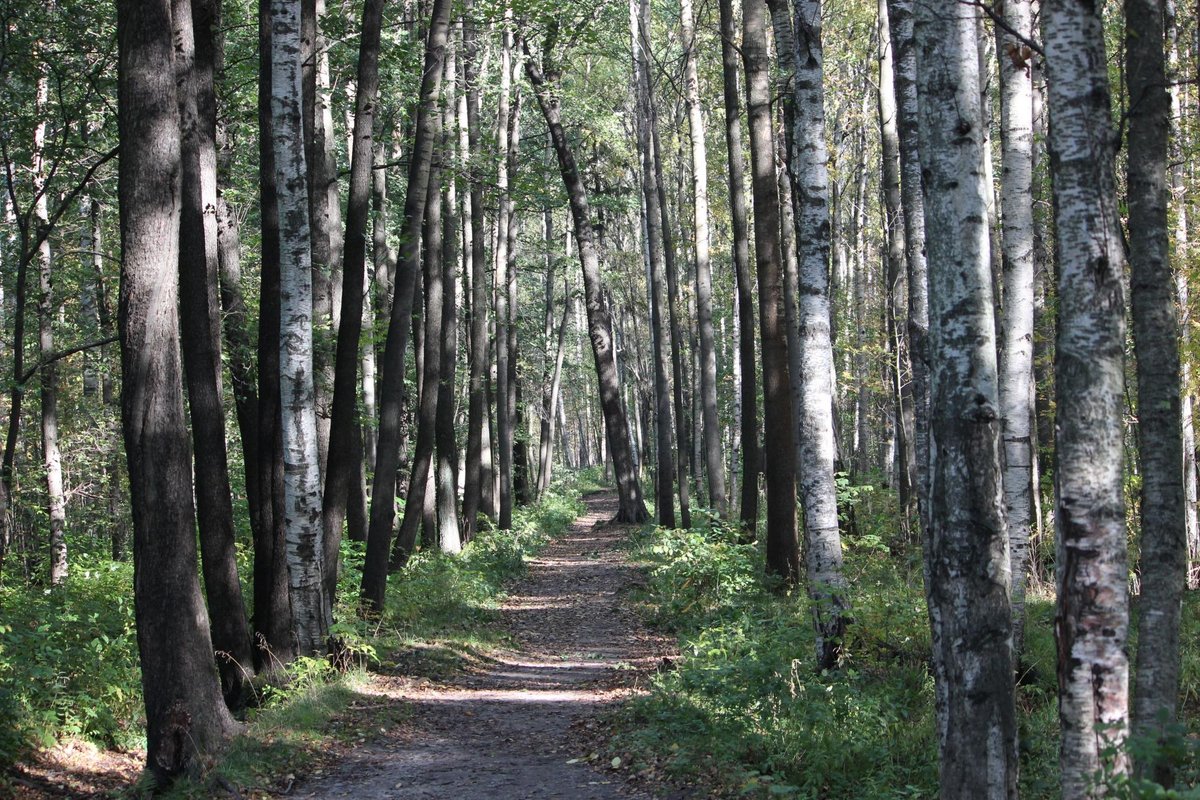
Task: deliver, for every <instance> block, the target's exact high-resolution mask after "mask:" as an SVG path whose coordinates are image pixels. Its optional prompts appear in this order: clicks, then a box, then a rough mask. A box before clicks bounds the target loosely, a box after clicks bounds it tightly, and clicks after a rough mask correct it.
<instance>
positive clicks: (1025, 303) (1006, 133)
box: [988, 0, 1034, 654]
mask: <svg viewBox="0 0 1200 800" xmlns="http://www.w3.org/2000/svg"><path fill="white" fill-rule="evenodd" d="M1003 8H1004V19H1005V22H1006V24H1007V25H1008V26H1009V27H1010V28H1012V30H1013V31H1014V32H1015V34H1016V35H1013V34H1012V33H1008V32H1006V31H1002V32H1001V34H1000V40H1001V48H1002V49H1003V51H1004V54H1005V56H1006V57H1002V58H1001V59H1000V92H1001V96H1000V146H1001V151H1002V154H1003V163H1004V173H1003V180H1002V182H1001V197H1000V203H1001V210H1002V211H1003V224H1004V227H1003V231H1002V236H1001V247H1002V255H1003V265H1004V323H1003V324H1004V328H1003V345H1002V347H1001V358H1000V367H1001V373H1000V414H1001V417H1002V421H1003V427H1004V509H1005V513H1006V514H1007V515H1008V541H1009V545H1008V551H1009V560H1010V562H1011V564H1012V605H1013V647H1014V650H1015V652H1016V653H1018V654H1019V653H1020V652H1021V645H1022V642H1023V640H1024V630H1025V624H1024V622H1025V574H1026V572H1027V571H1028V569H1029V530H1030V527H1031V526H1032V525H1033V492H1034V485H1033V459H1034V448H1033V389H1034V387H1033V275H1034V252H1033V79H1032V76H1031V72H1032V69H1031V67H1030V66H1029V64H1028V63H1027V62H1028V61H1029V60H1032V58H1033V53H1032V51H1031V50H1030V48H1029V46H1028V45H1027V44H1026V42H1025V41H1024V40H1029V39H1032V36H1033V15H1032V12H1031V9H1030V0H1005V2H1004V6H1003ZM1018 37H1020V38H1018ZM988 157H989V158H990V154H989V156H988Z"/></svg>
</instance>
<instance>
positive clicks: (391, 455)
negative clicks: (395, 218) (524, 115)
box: [362, 0, 451, 612]
mask: <svg viewBox="0 0 1200 800" xmlns="http://www.w3.org/2000/svg"><path fill="white" fill-rule="evenodd" d="M450 5H451V3H450V0H433V5H432V7H431V8H430V17H429V33H428V34H427V37H426V39H425V62H424V63H425V66H424V70H423V71H422V73H421V89H420V96H419V100H418V106H417V121H416V126H415V130H414V136H413V146H412V148H411V149H410V151H409V159H408V189H407V194H406V195H405V199H404V225H403V229H402V231H401V239H400V242H401V251H400V263H399V264H398V265H397V268H396V286H395V296H394V299H393V301H392V309H391V317H390V320H389V322H388V332H387V340H386V342H385V343H384V352H383V375H382V376H381V378H382V379H381V381H380V404H379V444H378V448H379V450H378V453H377V454H376V456H375V474H374V478H373V482H372V485H371V518H370V525H369V528H368V531H367V554H366V560H365V562H364V564H363V578H362V595H363V599H364V600H365V601H366V602H367V604H368V606H369V607H370V609H371V610H373V611H375V612H379V611H382V610H383V600H384V594H385V592H386V590H387V566H388V553H389V551H390V550H391V539H392V525H393V523H394V521H395V518H396V468H397V467H398V466H399V461H400V447H399V445H400V417H401V413H400V412H401V394H402V392H401V390H402V389H403V386H404V353H405V350H406V349H407V347H408V336H409V329H410V328H411V326H412V309H413V295H414V294H415V292H416V277H417V270H418V269H419V268H420V263H421V262H420V232H421V225H422V223H423V222H424V219H425V207H426V194H427V191H428V187H429V168H430V162H431V158H432V155H433V143H434V139H435V138H436V121H437V120H436V116H437V114H438V106H437V97H438V92H439V90H440V88H441V83H442V65H443V59H444V58H445V54H446V42H447V39H448V37H449V32H450Z"/></svg>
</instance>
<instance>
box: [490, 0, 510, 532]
mask: <svg viewBox="0 0 1200 800" xmlns="http://www.w3.org/2000/svg"><path fill="white" fill-rule="evenodd" d="M501 24H502V27H503V33H502V38H503V45H502V47H501V50H500V95H499V98H498V101H497V102H498V103H499V107H498V110H497V112H496V153H497V162H496V193H497V200H498V202H499V209H498V211H497V214H496V246H495V247H494V248H493V249H492V255H493V257H494V269H495V283H494V291H495V303H496V316H495V330H496V443H497V445H498V446H499V448H500V458H499V461H500V465H499V466H500V475H499V477H500V492H499V499H500V518H499V520H498V526H499V528H500V529H501V530H508V529H509V528H511V527H512V457H513V427H512V420H513V409H512V408H511V407H510V405H509V399H510V395H509V391H508V382H509V375H508V359H509V352H508V240H509V237H508V226H509V225H511V224H512V219H511V215H510V213H509V203H510V198H509V189H508V179H509V176H508V167H509V161H508V151H509V136H510V134H511V130H510V124H509V123H510V120H509V116H510V113H509V112H510V102H511V98H512V50H513V16H512V6H511V4H509V3H508V2H505V4H504V20H503V22H502V23H501Z"/></svg>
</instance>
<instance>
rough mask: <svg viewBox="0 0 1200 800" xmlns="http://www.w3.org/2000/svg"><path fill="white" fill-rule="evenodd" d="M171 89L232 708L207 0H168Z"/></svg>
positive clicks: (198, 405)
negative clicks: (173, 87) (176, 115)
mask: <svg viewBox="0 0 1200 800" xmlns="http://www.w3.org/2000/svg"><path fill="white" fill-rule="evenodd" d="M172 14H173V23H174V28H175V30H174V41H175V71H176V87H177V89H176V90H177V93H178V101H179V121H180V130H181V153H182V158H181V161H182V167H183V172H182V179H181V180H182V185H181V193H182V200H183V208H182V212H181V219H180V231H179V256H180V258H179V286H180V292H181V295H180V314H181V322H182V326H183V330H182V334H183V336H182V341H183V365H184V371H185V374H186V378H187V393H188V409H189V411H190V414H191V423H192V442H193V446H194V448H195V449H194V453H193V455H194V460H195V466H196V477H195V494H196V512H197V517H198V521H199V523H200V560H201V566H202V568H203V575H204V586H205V589H206V592H205V595H206V597H207V599H208V610H209V616H210V618H211V619H212V640H213V647H215V648H216V651H217V668H218V670H219V672H220V675H221V690H222V693H223V694H224V695H225V699H226V701H227V702H229V703H230V704H231V706H232V707H236V706H238V705H240V704H241V703H242V700H243V698H242V696H241V695H242V691H243V689H244V687H245V683H246V677H247V676H248V675H249V674H250V672H249V670H250V669H251V668H252V666H253V665H252V661H253V651H252V649H251V640H250V628H249V625H248V624H247V620H246V606H245V603H244V602H243V600H242V585H241V582H240V581H239V580H238V569H237V543H236V536H237V531H236V528H235V527H234V522H233V501H232V490H231V489H230V484H229V461H228V454H227V451H226V449H225V410H224V407H223V405H222V398H223V393H222V391H221V322H220V309H219V306H218V299H217V294H218V282H219V281H218V277H217V273H218V261H219V255H218V248H219V242H218V232H217V202H218V201H217V153H216V122H217V103H216V91H215V88H214V86H213V67H214V63H213V54H214V47H213V35H214V28H215V27H216V26H217V24H218V19H217V14H218V9H217V6H216V3H215V2H214V0H174V2H173V3H172Z"/></svg>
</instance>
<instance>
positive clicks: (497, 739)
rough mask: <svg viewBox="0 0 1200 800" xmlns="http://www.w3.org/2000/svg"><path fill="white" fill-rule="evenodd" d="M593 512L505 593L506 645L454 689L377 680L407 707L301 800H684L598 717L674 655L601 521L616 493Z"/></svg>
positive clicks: (300, 790)
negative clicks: (635, 770) (655, 785)
mask: <svg viewBox="0 0 1200 800" xmlns="http://www.w3.org/2000/svg"><path fill="white" fill-rule="evenodd" d="M584 500H585V502H586V504H587V513H586V514H584V515H583V516H581V517H579V518H578V519H576V520H575V523H574V524H573V525H572V526H571V528H570V530H569V531H568V533H567V534H566V535H565V536H563V537H560V538H558V539H556V540H554V541H552V542H551V543H550V544H549V545H548V546H547V547H546V548H545V549H544V550H543V551H542V552H541V553H540V554H539V555H538V556H536V557H535V558H533V559H531V560H530V561H529V563H528V570H527V572H526V573H525V575H524V576H523V577H522V578H521V579H520V580H519V581H518V582H517V583H516V584H515V585H514V586H512V587H511V589H510V590H509V592H508V596H507V598H506V599H505V601H504V603H503V606H502V610H501V622H500V624H501V625H502V626H503V628H504V629H505V630H506V632H507V633H508V634H509V636H510V637H511V644H510V646H509V647H507V648H505V649H504V650H501V651H499V652H495V653H492V654H491V655H490V663H487V664H485V665H483V666H482V667H481V668H479V669H476V670H472V671H469V672H466V673H464V674H461V675H458V676H455V677H453V678H451V679H450V680H448V681H446V682H431V681H429V680H428V679H416V680H414V679H412V678H409V677H402V676H396V677H388V676H380V677H379V681H378V687H377V688H378V690H379V692H380V694H381V698H380V700H381V703H384V704H398V705H401V706H403V707H404V713H405V718H404V721H403V722H402V723H401V724H399V725H398V726H397V727H396V728H395V729H394V731H393V732H392V734H391V735H387V736H384V737H381V738H379V739H376V740H374V741H373V742H370V743H368V744H367V745H365V746H362V747H360V748H358V749H357V750H355V751H354V752H352V753H350V754H348V755H347V758H346V759H345V760H344V761H342V762H341V763H340V764H339V765H338V766H337V767H336V768H334V769H332V770H330V771H328V772H326V774H324V775H323V776H321V777H320V778H317V779H309V780H306V781H304V782H301V783H298V784H297V785H296V787H295V791H294V796H296V797H303V798H339V797H353V798H430V800H432V799H433V798H443V799H445V800H476V799H478V800H527V799H528V800H543V799H545V800H549V799H550V798H571V799H572V800H609V798H651V797H660V798H661V797H665V798H672V799H674V798H684V797H688V796H689V795H688V794H687V793H686V792H685V791H684V790H679V789H668V790H663V789H658V790H654V789H651V788H649V787H648V786H647V785H645V784H642V785H638V784H639V781H638V780H637V776H636V775H630V774H629V771H628V770H627V769H626V768H625V764H624V763H623V762H622V760H621V759H620V757H619V756H617V757H612V758H610V757H609V754H608V753H609V751H608V750H606V749H605V748H604V747H603V745H602V744H601V742H602V740H603V724H602V712H603V711H604V710H605V709H606V708H608V707H611V706H612V705H613V704H615V703H618V702H620V701H621V700H622V699H624V698H625V697H627V696H628V695H629V694H630V693H631V692H635V691H637V689H638V685H639V684H640V683H641V682H642V681H644V679H645V678H646V676H647V675H648V674H649V673H652V672H653V671H654V670H655V669H657V668H659V667H660V666H661V665H663V664H664V663H666V664H669V663H670V660H669V658H668V655H669V654H670V653H671V648H672V644H671V642H670V641H669V640H668V639H666V638H665V637H663V636H660V635H657V634H655V633H653V632H651V631H650V630H649V629H648V628H647V627H646V626H645V624H644V623H643V622H642V621H641V619H640V618H639V617H638V615H637V614H636V612H635V611H634V610H633V608H632V607H631V605H630V604H629V602H628V601H627V595H628V593H629V592H630V591H631V590H632V589H634V588H636V587H637V586H639V585H641V583H642V579H641V575H640V573H639V572H638V570H637V569H636V567H634V566H633V565H632V564H631V563H630V561H629V560H628V557H627V553H626V550H625V549H624V548H623V547H622V542H623V541H624V540H625V539H626V535H627V533H628V529H627V528H624V527H618V526H613V525H609V524H607V521H608V520H609V519H611V518H612V516H613V515H614V513H615V512H616V498H615V495H614V494H613V493H611V492H604V493H599V494H593V495H590V496H587V497H585V498H584Z"/></svg>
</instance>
